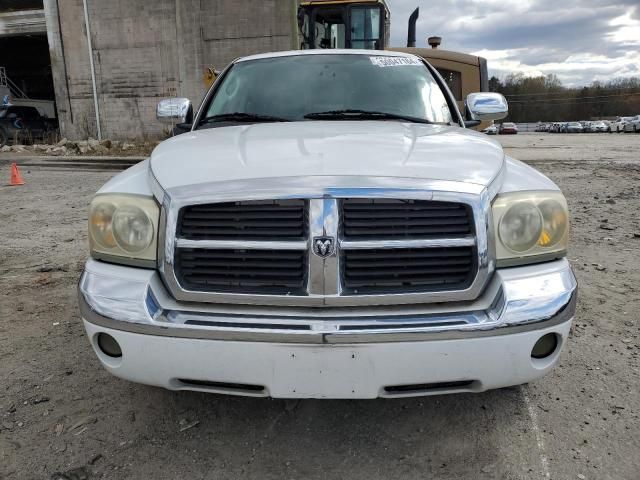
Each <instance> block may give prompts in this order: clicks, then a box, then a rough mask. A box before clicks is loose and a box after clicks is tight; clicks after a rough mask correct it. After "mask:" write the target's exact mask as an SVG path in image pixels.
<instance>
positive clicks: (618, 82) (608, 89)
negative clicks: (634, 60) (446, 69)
mask: <svg viewBox="0 0 640 480" xmlns="http://www.w3.org/2000/svg"><path fill="white" fill-rule="evenodd" d="M489 91H491V92H499V93H502V94H503V95H504V96H505V97H506V98H507V101H508V102H509V116H508V117H507V119H506V120H507V121H511V122H563V121H565V122H568V121H574V120H595V119H607V118H615V117H618V116H634V115H640V78H637V77H632V78H618V79H614V80H610V81H608V82H606V83H602V82H597V81H596V82H593V83H592V84H591V85H589V86H585V87H579V88H569V87H564V86H563V85H562V82H561V81H560V80H559V79H558V77H557V76H556V75H547V76H540V77H526V76H525V75H524V74H522V73H511V74H509V75H508V76H507V77H506V78H505V79H504V81H502V80H500V79H499V78H497V77H495V76H494V77H491V78H490V79H489Z"/></svg>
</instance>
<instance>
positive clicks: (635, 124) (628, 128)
mask: <svg viewBox="0 0 640 480" xmlns="http://www.w3.org/2000/svg"><path fill="white" fill-rule="evenodd" d="M624 131H625V132H633V133H638V132H640V115H636V116H635V117H631V118H630V119H629V120H628V121H627V123H625V125H624Z"/></svg>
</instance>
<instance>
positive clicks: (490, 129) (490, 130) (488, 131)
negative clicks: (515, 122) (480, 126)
mask: <svg viewBox="0 0 640 480" xmlns="http://www.w3.org/2000/svg"><path fill="white" fill-rule="evenodd" d="M482 132H483V133H486V134H487V135H496V134H497V133H498V127H496V126H495V125H489V126H488V127H487V128H485V129H484V130H482Z"/></svg>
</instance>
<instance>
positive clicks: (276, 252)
mask: <svg viewBox="0 0 640 480" xmlns="http://www.w3.org/2000/svg"><path fill="white" fill-rule="evenodd" d="M403 181H404V182H407V180H406V179H405V180H403ZM421 185H422V184H421ZM241 188H242V189H245V190H246V185H244V184H243V185H242V187H241ZM289 190H290V191H289V192H287V189H286V188H284V189H283V190H282V191H283V192H284V193H281V195H282V197H286V198H285V199H273V198H268V199H266V200H262V199H260V197H258V196H257V195H256V192H252V194H253V198H257V199H258V200H250V201H240V200H237V201H229V200H227V199H223V200H222V201H218V202H216V201H215V200H214V201H211V200H209V201H205V202H202V203H201V204H197V205H192V204H190V203H189V202H188V200H189V193H190V192H187V191H185V194H184V196H182V197H181V198H180V199H179V200H178V201H171V200H170V201H169V202H165V205H164V207H163V211H162V219H161V224H162V230H163V231H165V232H166V235H165V237H164V238H166V241H164V240H163V238H162V237H161V238H160V241H161V242H162V243H161V244H163V245H165V248H163V249H161V255H160V261H161V265H162V273H163V277H164V280H165V282H166V284H167V286H168V287H169V289H170V290H171V292H172V293H173V294H174V296H175V298H176V299H178V300H184V301H196V302H223V303H249V304H261V305H291V306H295V305H298V306H324V305H327V306H331V305H334V306H357V305H390V304H403V303H428V302H437V301H465V300H471V299H473V298H476V297H477V295H478V294H479V293H480V292H481V291H482V288H483V287H484V285H485V283H486V281H487V279H488V277H489V275H490V272H491V269H492V266H493V263H492V262H491V261H490V259H491V258H492V257H490V256H488V253H490V252H488V249H487V244H488V240H489V238H488V232H489V230H490V229H489V224H488V223H487V221H486V219H487V218H488V217H487V215H488V213H489V211H490V202H489V201H488V197H484V196H481V195H480V194H481V193H482V192H478V193H471V192H445V191H436V192H434V193H433V194H432V193H430V192H428V191H427V192H421V191H420V190H419V188H416V189H408V190H406V191H402V190H401V189H398V190H397V194H398V196H397V197H390V195H389V191H388V190H386V189H380V193H383V195H377V194H378V192H377V191H376V189H363V190H361V191H359V190H358V189H351V188H349V189H347V188H345V189H342V188H326V189H324V190H321V191H316V192H313V193H312V192H310V193H309V196H307V197H304V196H303V195H301V194H300V189H299V187H297V186H295V185H292V186H290V187H289ZM345 194H346V195H345ZM403 195H406V196H407V197H413V198H410V199H404V198H402V197H403ZM202 197H205V196H204V195H201V198H202ZM301 197H302V198H301ZM205 198H206V197H205ZM478 227H481V228H480V230H479V231H478ZM327 242H329V243H327ZM318 244H321V245H324V247H327V248H324V247H323V249H321V250H320V251H318V249H317V245H318Z"/></svg>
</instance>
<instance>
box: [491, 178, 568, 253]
mask: <svg viewBox="0 0 640 480" xmlns="http://www.w3.org/2000/svg"><path fill="white" fill-rule="evenodd" d="M493 223H494V228H495V237H496V258H497V264H498V266H508V265H519V264H525V263H532V262H536V261H544V260H550V259H553V258H559V257H562V256H564V255H565V254H566V250H567V243H568V238H569V212H568V209H567V201H566V200H565V198H564V196H563V195H562V193H560V192H554V191H549V192H514V193H506V194H502V195H498V197H497V198H496V200H495V201H494V202H493Z"/></svg>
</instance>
